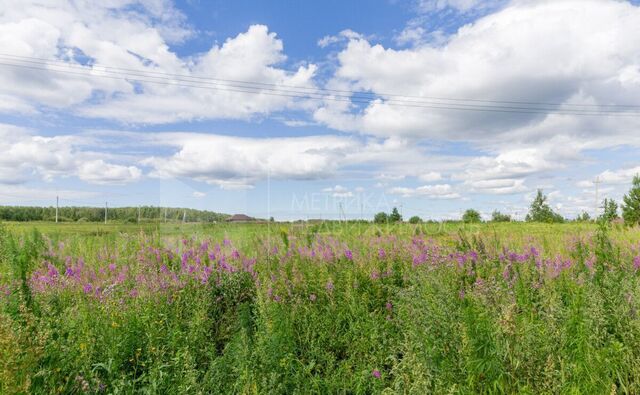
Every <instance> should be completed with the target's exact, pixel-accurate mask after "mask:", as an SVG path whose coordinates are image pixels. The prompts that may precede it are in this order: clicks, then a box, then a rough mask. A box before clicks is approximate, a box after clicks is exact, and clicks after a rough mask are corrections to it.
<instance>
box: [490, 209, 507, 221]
mask: <svg viewBox="0 0 640 395" xmlns="http://www.w3.org/2000/svg"><path fill="white" fill-rule="evenodd" d="M491 221H493V222H511V216H510V215H509V214H502V213H501V212H500V211H498V210H494V211H493V213H491Z"/></svg>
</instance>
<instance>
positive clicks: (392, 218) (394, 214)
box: [389, 207, 402, 222]
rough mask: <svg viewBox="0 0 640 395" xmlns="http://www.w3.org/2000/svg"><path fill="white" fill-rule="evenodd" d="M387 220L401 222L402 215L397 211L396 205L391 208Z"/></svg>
mask: <svg viewBox="0 0 640 395" xmlns="http://www.w3.org/2000/svg"><path fill="white" fill-rule="evenodd" d="M389 222H402V215H400V213H399V212H398V209H397V208H396V207H394V208H393V210H391V214H389Z"/></svg>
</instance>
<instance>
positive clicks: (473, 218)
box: [462, 208, 482, 224]
mask: <svg viewBox="0 0 640 395" xmlns="http://www.w3.org/2000/svg"><path fill="white" fill-rule="evenodd" d="M462 221H463V222H464V223H467V224H472V223H478V222H482V218H481V217H480V213H479V212H478V211H476V210H474V209H472V208H470V209H468V210H467V211H465V212H464V214H462Z"/></svg>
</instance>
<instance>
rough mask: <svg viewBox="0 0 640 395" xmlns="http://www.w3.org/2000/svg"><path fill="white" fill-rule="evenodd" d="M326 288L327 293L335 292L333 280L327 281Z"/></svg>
mask: <svg viewBox="0 0 640 395" xmlns="http://www.w3.org/2000/svg"><path fill="white" fill-rule="evenodd" d="M326 288H327V291H329V292H331V291H333V281H331V280H329V281H327V286H326Z"/></svg>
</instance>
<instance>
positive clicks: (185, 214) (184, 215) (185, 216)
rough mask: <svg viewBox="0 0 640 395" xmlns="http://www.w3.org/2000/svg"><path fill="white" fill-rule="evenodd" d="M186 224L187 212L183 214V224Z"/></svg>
mask: <svg viewBox="0 0 640 395" xmlns="http://www.w3.org/2000/svg"><path fill="white" fill-rule="evenodd" d="M185 222H187V210H184V211H183V212H182V223H183V224H184V223H185Z"/></svg>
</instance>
